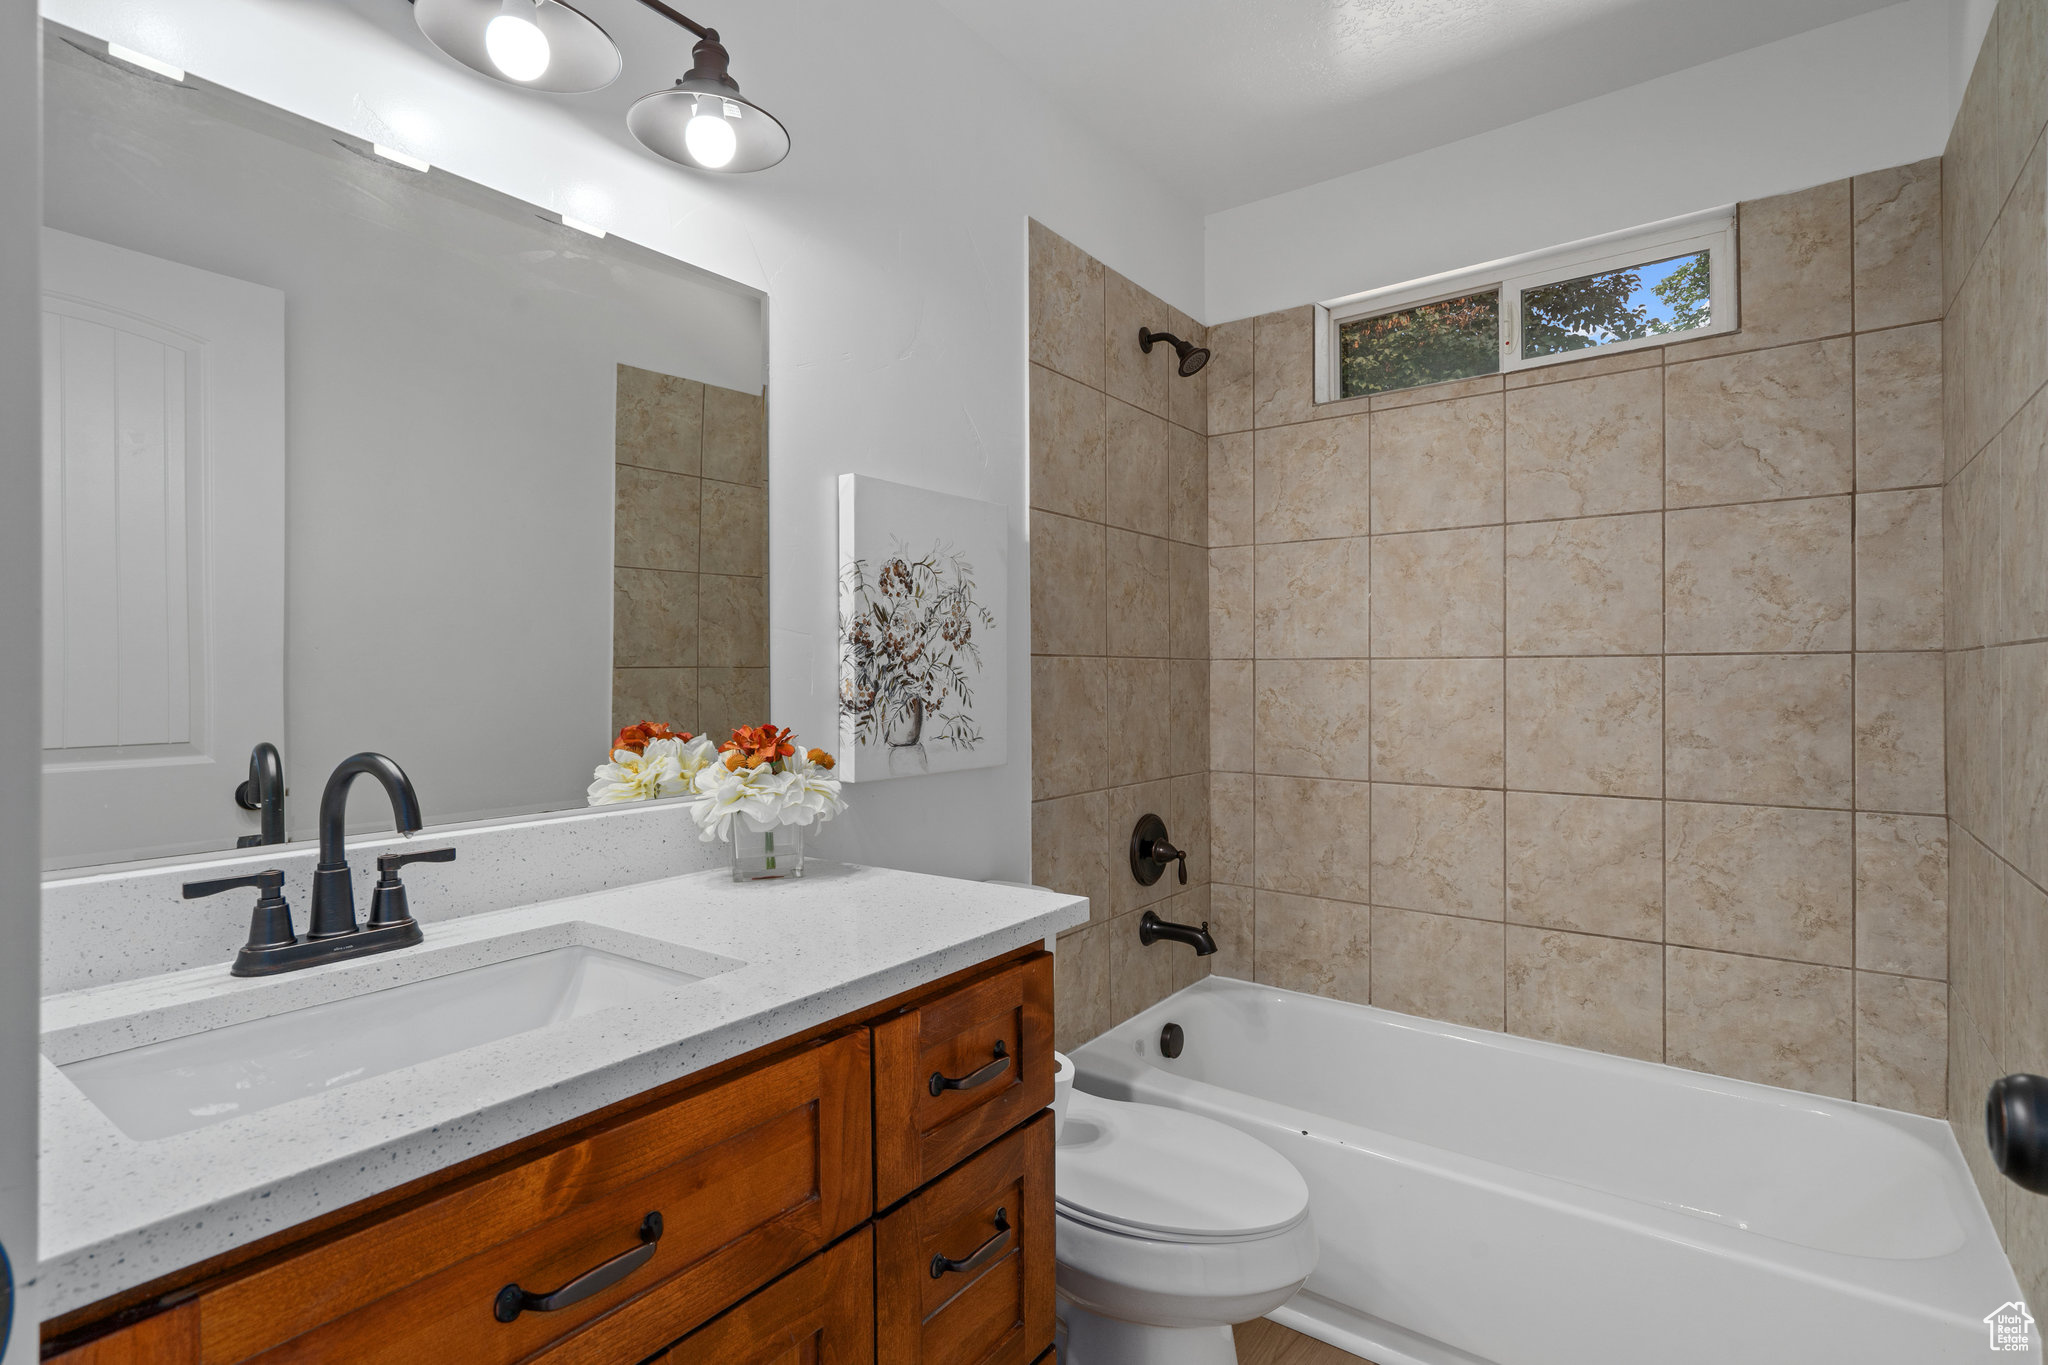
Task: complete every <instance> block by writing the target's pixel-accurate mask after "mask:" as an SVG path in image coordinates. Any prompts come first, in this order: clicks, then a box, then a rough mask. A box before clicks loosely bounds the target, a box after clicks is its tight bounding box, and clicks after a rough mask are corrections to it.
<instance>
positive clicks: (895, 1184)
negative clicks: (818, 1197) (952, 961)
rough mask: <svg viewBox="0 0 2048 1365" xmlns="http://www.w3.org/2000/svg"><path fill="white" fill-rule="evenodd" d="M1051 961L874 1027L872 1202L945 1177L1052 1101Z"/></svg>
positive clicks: (1045, 956)
mask: <svg viewBox="0 0 2048 1365" xmlns="http://www.w3.org/2000/svg"><path fill="white" fill-rule="evenodd" d="M1052 1073H1053V1061H1052V954H1050V953H1037V954H1034V955H1033V956H1031V957H1028V958H1025V959H1024V960H1023V961H1021V962H1018V963H1016V964H1014V965H1013V966H1009V967H1005V968H1003V969H1002V970H1001V971H999V972H995V973H992V974H990V975H988V976H985V977H982V978H981V979H980V980H978V981H970V982H968V983H967V984H966V985H964V986H960V987H957V988H955V989H953V990H950V991H948V992H946V993H945V994H944V995H942V996H940V997H938V998H937V999H936V1000H932V1001H930V1002H928V1003H926V1004H923V1005H919V1006H917V1007H916V1008H914V1009H908V1010H905V1011H904V1012H903V1013H901V1014H898V1015H896V1016H894V1017H892V1018H889V1019H885V1020H883V1021H882V1022H881V1023H879V1024H877V1025H875V1204H876V1206H877V1207H887V1206H888V1205H890V1204H893V1203H895V1202H896V1201H897V1200H899V1199H901V1198H903V1197H904V1196H905V1195H907V1194H909V1193H910V1192H911V1191H912V1190H914V1189H916V1188H917V1187H918V1186H920V1185H922V1184H924V1183H925V1182H926V1181H928V1180H930V1179H932V1178H933V1177H934V1176H939V1175H943V1174H945V1172H947V1171H948V1170H950V1169H952V1167H953V1166H954V1165H955V1164H957V1163H958V1162H959V1161H960V1160H961V1159H962V1158H964V1157H967V1156H970V1155H972V1154H973V1153H975V1152H978V1151H980V1150H981V1149H982V1148H983V1147H986V1146H987V1145H988V1144H989V1143H991V1142H993V1141H995V1140H996V1139H997V1138H999V1137H1001V1136H1002V1135H1003V1134H1004V1133H1007V1132H1009V1131H1010V1129H1012V1128H1014V1127H1016V1126H1017V1125H1018V1124H1020V1123H1022V1122H1023V1121H1024V1120H1025V1119H1027V1118H1029V1117H1031V1115H1032V1114H1033V1113H1035V1112H1036V1111H1038V1110H1040V1109H1043V1108H1045V1106H1047V1105H1048V1104H1051V1103H1052Z"/></svg>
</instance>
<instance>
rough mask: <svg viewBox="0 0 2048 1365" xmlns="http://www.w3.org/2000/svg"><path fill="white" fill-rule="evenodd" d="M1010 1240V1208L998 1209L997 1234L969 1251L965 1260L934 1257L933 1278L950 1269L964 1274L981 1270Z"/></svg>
mask: <svg viewBox="0 0 2048 1365" xmlns="http://www.w3.org/2000/svg"><path fill="white" fill-rule="evenodd" d="M1009 1240H1010V1211H1009V1210H1008V1209H997V1210H996V1235H995V1236H993V1237H991V1238H989V1239H988V1240H987V1241H986V1242H983V1243H982V1244H981V1245H980V1246H978V1247H976V1248H975V1249H974V1250H973V1251H971V1252H969V1253H968V1254H967V1256H966V1258H965V1259H964V1260H959V1261H955V1260H952V1259H950V1258H948V1257H945V1256H934V1257H932V1278H933V1279H935V1280H936V1279H938V1278H939V1277H940V1276H942V1275H944V1274H945V1273H946V1272H947V1271H949V1270H951V1271H959V1272H960V1273H962V1274H965V1273H967V1272H968V1271H972V1270H979V1269H981V1268H982V1267H983V1266H985V1265H987V1264H988V1263H989V1262H990V1261H993V1260H994V1259H995V1258H996V1257H997V1256H998V1255H1000V1254H1001V1253H1002V1250H1003V1248H1004V1246H1006V1245H1007V1244H1008V1243H1009Z"/></svg>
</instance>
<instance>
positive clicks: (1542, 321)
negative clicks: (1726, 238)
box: [1522, 251, 1710, 358]
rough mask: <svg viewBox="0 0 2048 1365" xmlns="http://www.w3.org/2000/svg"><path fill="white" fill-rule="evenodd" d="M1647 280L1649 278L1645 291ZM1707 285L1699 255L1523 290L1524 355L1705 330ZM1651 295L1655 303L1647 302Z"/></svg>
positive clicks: (1704, 260)
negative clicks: (1646, 276)
mask: <svg viewBox="0 0 2048 1365" xmlns="http://www.w3.org/2000/svg"><path fill="white" fill-rule="evenodd" d="M1674 262H1676V264H1674ZM1645 275H1648V276H1649V277H1650V279H1651V284H1650V286H1649V289H1648V290H1647V291H1645V290H1644V287H1643V277H1644V276H1645ZM1709 285H1710V278H1709V275H1708V272H1707V253H1706V252H1704V251H1702V252H1699V253H1698V254H1696V255H1693V256H1686V257H1673V258H1672V260H1670V261H1655V262H1652V263H1650V264H1648V265H1641V266H1631V267H1629V268H1628V269H1625V270H1609V271H1607V272H1605V273H1603V274H1599V275H1584V276H1581V277H1580V278H1578V279H1576V280H1560V281H1559V282H1558V283H1556V284H1545V285H1538V286H1537V287H1535V288H1533V289H1525V290H1523V291H1522V355H1523V357H1524V358H1534V357H1536V356H1540V355H1558V354H1561V353H1563V352H1565V351H1582V350H1585V349H1586V348H1587V347H1589V346H1607V345H1611V344H1613V343H1614V342H1617V341H1638V340H1641V339H1642V338H1644V337H1651V336H1665V335H1668V334H1670V333H1672V332H1689V331H1691V330H1692V329H1693V328H1695V327H1704V326H1706V325H1707V321H1708V315H1709V310H1708V303H1709V299H1708V294H1709ZM1651 296H1654V297H1655V298H1656V300H1657V302H1656V303H1654V304H1653V303H1651V302H1650V297H1651Z"/></svg>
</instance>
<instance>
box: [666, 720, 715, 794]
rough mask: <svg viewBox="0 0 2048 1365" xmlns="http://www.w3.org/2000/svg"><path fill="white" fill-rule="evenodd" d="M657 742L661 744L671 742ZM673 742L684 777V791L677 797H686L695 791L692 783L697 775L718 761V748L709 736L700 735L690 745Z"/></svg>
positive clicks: (677, 741)
mask: <svg viewBox="0 0 2048 1365" xmlns="http://www.w3.org/2000/svg"><path fill="white" fill-rule="evenodd" d="M655 742H656V743H658V744H659V743H668V742H671V741H664V740H657V741H655ZM672 742H673V743H674V744H675V745H676V760H677V762H678V763H679V764H680V765H681V768H682V777H683V790H682V791H681V792H678V793H677V795H686V794H688V793H689V792H691V791H694V790H695V788H694V787H693V786H692V782H693V780H694V779H695V778H696V776H697V774H698V773H700V772H702V771H703V770H704V769H706V768H708V767H710V766H711V765H712V764H714V763H716V762H717V761H718V746H717V745H716V744H713V743H712V742H711V736H709V735H699V736H697V737H696V738H695V739H693V740H690V741H689V742H688V743H685V742H683V741H682V740H675V741H672Z"/></svg>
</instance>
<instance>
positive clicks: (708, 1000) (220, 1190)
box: [39, 864, 1088, 1317]
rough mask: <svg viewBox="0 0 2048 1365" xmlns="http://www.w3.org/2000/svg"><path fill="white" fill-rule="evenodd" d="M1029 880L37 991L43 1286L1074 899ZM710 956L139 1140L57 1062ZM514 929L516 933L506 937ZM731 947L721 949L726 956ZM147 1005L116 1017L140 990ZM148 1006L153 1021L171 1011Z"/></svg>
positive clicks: (724, 877) (58, 1298) (252, 1212)
mask: <svg viewBox="0 0 2048 1365" xmlns="http://www.w3.org/2000/svg"><path fill="white" fill-rule="evenodd" d="M1087 906H1088V903H1087V901H1086V900H1085V899H1083V898H1081V897H1076V896H1067V895H1062V894H1057V893H1053V892H1047V891H1037V890H1031V889H1027V888H1023V887H1014V886H999V885H993V884H989V883H981V882H966V881H957V880H953V879H950V878H945V877H932V876H925V875H922V874H919V873H911V872H894V871H887V870H883V869H879V868H866V867H851V866H845V865H834V864H822V865H821V864H812V865H810V866H809V867H807V868H806V875H805V876H804V877H803V879H802V880H800V881H780V882H760V883H752V884H746V885H736V884H734V883H733V882H732V880H731V877H730V874H728V873H725V872H722V871H721V872H709V873H698V874H694V875H691V876H686V877H673V878H668V879H666V880H661V881H652V882H643V883H640V884H637V885H633V886H626V887H619V888H616V889H613V890H608V891H601V892H596V893H594V894H590V895H584V896H574V897H569V898H566V899H562V900H554V901H546V902H543V903H540V904H536V905H529V906H522V907H518V908H515V909H509V910H499V911H492V912H488V913H484V914H476V915H469V916H465V917H463V918H461V919H457V920H452V921H443V922H439V923H430V924H427V925H425V926H424V927H425V930H426V935H427V941H426V942H425V943H424V944H422V945H420V946H418V947H415V948H407V949H402V950H399V951H397V952H393V953H386V954H382V955H379V956H375V957H369V958H364V959H360V960H358V961H354V962H343V963H335V964H332V965H329V966H322V967H314V968H310V969H307V970H305V971H300V972H295V973H289V974H287V975H284V976H278V977H269V978H260V979H242V978H236V977H232V976H230V975H229V974H228V964H227V963H226V962H225V961H223V962H221V963H220V964H219V965H217V966H211V967H202V968H195V969H193V970H190V971H180V972H172V973H169V974H166V975H163V976H153V977H144V978H140V979H137V980H131V981H125V982H120V983H117V984H113V985H107V986H95V987H91V988H88V989H85V990H77V991H70V992H66V993H64V994H60V995H52V996H48V997H46V998H45V999H44V1002H43V1051H44V1056H43V1059H42V1064H41V1068H42V1069H41V1080H42V1086H41V1105H42V1167H41V1194H42V1262H41V1268H40V1276H39V1278H40V1281H41V1295H40V1301H41V1305H42V1311H43V1313H44V1314H45V1316H52V1317H53V1316H56V1315H57V1314H60V1313H66V1312H69V1311H71V1310H72V1309H75V1308H80V1307H83V1306H84V1305H86V1304H89V1303H92V1302H93V1301H95V1300H97V1299H101V1298H104V1297H106V1296H107V1295H110V1294H113V1293H116V1292H118V1291H120V1290H123V1289H127V1288H131V1287H133V1286H135V1285H138V1284H142V1283H145V1282H146V1281H149V1280H152V1279H155V1278H156V1277H158V1276H160V1275H163V1274H166V1273H168V1272H170V1271H172V1270H176V1269H178V1268H179V1267H181V1266H186V1265H191V1264H193V1263H195V1262H198V1261H202V1260H205V1259H207V1258H208V1257H211V1256H215V1255H218V1254H219V1253H221V1252H223V1251H226V1250H228V1249H230V1248H232V1247H235V1246H238V1245H242V1244H245V1243H248V1242H251V1241H254V1240H256V1239H258V1238H261V1237H265V1236H268V1235H269V1234H271V1233H274V1232H277V1231H279V1230H281V1229H284V1228H288V1227H291V1226H293V1225H294V1224H297V1223H302V1222H304V1221H306V1220H307V1219H310V1218H314V1217H317V1216H319V1215H320V1214H323V1213H328V1212H330V1211H332V1210H334V1209H338V1208H342V1207H344V1206H346V1205H348V1204H351V1203H354V1202H355V1201H357V1200H359V1199H363V1198H365V1197H367V1196H369V1195H372V1194H375V1193H377V1192H379V1191H381V1190H386V1189H390V1188H391V1187H393V1186H396V1185H402V1184H404V1183H406V1182H407V1181H410V1180H415V1179H417V1178H419V1177H421V1176H424V1175H429V1174H432V1173H433V1172H434V1171H437V1170H441V1169H443V1168H445V1167H448V1166H451V1165H454V1164H455V1163H457V1162H460V1161H464V1160H467V1159H468V1158H470V1157H474V1156H477V1155H479V1154H481V1153H484V1152H488V1151H490V1150H492V1149H493V1148H496V1147H500V1146H503V1145H504V1144H506V1143H508V1142H512V1141H515V1140H517V1139H519V1138H522V1137H525V1136H527V1135H529V1134H531V1133H535V1132H539V1131H541V1130H543V1129H546V1128H551V1127H553V1126H555V1125H556V1124H560V1123H564V1122H566V1121H568V1120H571V1119H575V1118H577V1117H580V1116H581V1115H584V1114H588V1113H590V1112H592V1111H594V1110H597V1109H601V1108H603V1107H605V1106H606V1105H609V1104H613V1103H616V1102H617V1101H619V1100H623V1099H627V1098H630V1097H631V1096H633V1095H637V1094H639V1093H641V1092H643V1091H646V1090H650V1089H652V1088H654V1087H655V1086H659V1085H662V1084H664V1083H666V1082H669V1081H673V1080H676V1079H677V1078H679V1077H683V1076H688V1075H690V1074H691V1073H693V1072H696V1071H699V1070H702V1069H703V1068H705V1067H707V1066H711V1065H713V1064H715V1063H718V1062H721V1061H724V1060H726V1059H727V1058H731V1057H735V1056H738V1055H740V1054H742V1053H746V1052H751V1051H753V1050H755V1049H756V1048H761V1047H765V1046H768V1045H770V1044H772V1043H775V1042H778V1041H780V1040H782V1039H785V1038H788V1037H790V1036H792V1035H794V1034H797V1033H800V1032H802V1031H803V1030H805V1029H807V1028H810V1027H812V1026H813V1025H817V1024H822V1023H825V1022H827V1021H829V1020H832V1019H835V1018H838V1017H840V1016H841V1015H845V1014H849V1013H852V1012H854V1011H857V1010H861V1009H864V1008H867V1007H868V1006H871V1005H874V1004H877V1003H879V1002H881V1001H882V1000H885V999H887V998H889V997H890V996H893V995H896V994H899V993H900V992H903V991H906V990H911V989H914V988H916V987H918V986H920V985H923V984H925V983H927V982H931V981H935V980H938V979H939V978H941V977H944V976H947V975H949V974H950V973H953V972H956V971H959V970H961V969H962V968H966V967H971V966H973V965H975V964H976V963H979V962H983V961H986V960H987V959H989V958H992V957H995V956H998V955H1000V954H1002V953H1006V952H1009V951H1011V950H1013V949H1016V948H1020V947H1024V946H1026V945H1028V944H1031V943H1035V942H1038V941H1040V940H1042V939H1046V938H1049V937H1051V936H1052V935H1054V934H1055V933H1057V932H1058V931H1059V930H1061V929H1065V928H1068V927H1070V926H1072V925H1075V924H1079V923H1081V922H1083V921H1084V920H1085V919H1086V918H1087V915H1088V910H1087ZM621 935H630V936H633V939H634V940H635V941H638V942H639V943H640V945H641V955H642V956H644V957H646V958H647V959H648V960H651V961H660V960H664V959H666V960H668V961H669V962H672V963H673V964H674V965H676V966H678V967H680V968H683V969H685V970H690V971H693V972H703V971H707V970H709V971H714V972H716V973H717V974H715V975H709V976H706V977H705V979H703V980H701V981H697V982H695V983H693V984H691V985H689V986H687V987H684V988H683V989H681V990H678V991H675V992H673V993H670V994H667V995H663V996H661V997H660V998H658V999H655V1000H650V1001H642V1002H640V1003H636V1004H628V1005H621V1006H619V1007H617V1008H614V1009H609V1010H603V1011H599V1012H597V1013H594V1014H588V1015H584V1016H582V1017H578V1018H572V1019H569V1020H566V1021H564V1022H562V1023H558V1024H553V1025H549V1026H547V1027H544V1028H541V1029H536V1030H534V1031H531V1032H528V1033H522V1034H517V1035H514V1036H512V1037H509V1038H504V1039H501V1040H499V1041H496V1042H492V1043H487V1044H484V1045H482V1046H479V1047H474V1048H470V1049H468V1050H466V1051H462V1052H457V1053H453V1054H451V1055H449V1056H445V1057H441V1058H437V1059H435V1060H432V1061H428V1062H424V1063H421V1064H419V1065H417V1066H412V1067H407V1068H405V1069H404V1070H400V1071H393V1072H390V1073H387V1074H384V1075H380V1076H374V1077H370V1078H367V1079H364V1080H360V1081H357V1082H355V1083H354V1084H350V1085H343V1086H338V1087H336V1088H334V1089H331V1090H327V1091H324V1092H321V1093H318V1094H314V1095H308V1096H306V1097H304V1098H301V1099H296V1100H293V1101H291V1102H289V1103H286V1104H282V1105H279V1106H277V1107H275V1108H271V1109H265V1110H261V1111H259V1112H256V1113H250V1114H245V1115H241V1116H238V1117H236V1118H233V1119H229V1120H227V1121H225V1122H221V1123H216V1124H212V1125H211V1126H208V1127H203V1128H198V1129H194V1130H191V1131H188V1132H183V1133H177V1134H173V1135H172V1136H169V1137H164V1138H159V1139H155V1140H152V1141H139V1140H136V1139H134V1138H130V1137H128V1136H127V1135H125V1134H124V1133H123V1132H122V1131H121V1130H120V1129H119V1128H117V1127H115V1125H114V1124H113V1123H112V1121H110V1120H109V1119H108V1118H107V1117H106V1116H105V1115H104V1114H103V1113H101V1112H100V1110H99V1108H98V1107H97V1106H95V1105H94V1104H93V1102H92V1101H91V1100H89V1099H88V1098H86V1096H85V1094H84V1093H83V1092H82V1091H80V1090H79V1088H78V1087H77V1086H76V1085H75V1084H73V1083H72V1082H71V1081H70V1080H69V1079H68V1078H67V1077H66V1076H65V1075H64V1073H63V1072H62V1071H60V1070H59V1069H58V1067H59V1064H60V1063H69V1062H71V1061H74V1060H78V1059H81V1058H84V1057H89V1056H97V1055H103V1054H105V1053H108V1052H111V1051H115V1050H118V1049H120V1048H123V1047H131V1046H137V1045H140V1044H142V1043H147V1042H153V1041H157V1040H158V1039H160V1038H163V1037H167V1036H180V1035H183V1034H188V1033H194V1032H198V1031H200V1030H204V1029H207V1028H212V1027H217V1026H220V1025H223V1024H227V1023H233V1022H238V1021H240V1020H244V1019H250V1018H265V1017H270V1016H272V1015H275V1014H278V1013H281V1012H283V1011H285V1010H289V1009H296V1008H302V1007H304V1006H307V1005H313V1004H318V1003H321V1002H323V1001H326V1000H331V999H335V998H337V997H339V996H344V995H358V994H361V993H362V992H364V991H366V990H375V989H379V988H381V987H384V986H395V985H400V984H403V983H405V982H407V981H411V980H418V979H422V978H425V977H431V976H439V975H444V974H446V973H448V972H451V971H459V970H463V969H465V968H468V967H472V966H477V965H481V964H483V963H486V962H489V961H493V960H498V959H502V958H503V957H505V956H508V955H510V954H511V953H512V952H517V951H527V952H531V951H540V950H542V949H545V948H549V947H555V946H562V945H566V944H569V943H575V942H585V943H589V944H591V945H592V946H598V947H604V946H609V945H611V944H615V943H618V942H623V941H625V940H623V939H621V938H620V937H619V936H621ZM508 936H510V941H511V942H513V943H515V944H518V945H522V946H520V947H519V948H517V949H512V950H508V948H507V947H506V943H507V940H508ZM734 962H736V963H738V964H739V965H737V966H730V965H728V964H730V963H734ZM145 1011H146V1012H148V1013H147V1015H146V1017H147V1018H150V1019H153V1020H156V1021H158V1022H157V1024H156V1025H155V1026H154V1027H153V1028H152V1029H151V1030H150V1032H149V1034H148V1036H134V1032H133V1030H132V1028H131V1027H130V1026H129V1024H128V1023H127V1021H128V1020H129V1019H130V1018H132V1017H134V1016H136V1015H137V1014H138V1013H139V1012H145ZM164 1021H169V1022H168V1023H166V1022H164Z"/></svg>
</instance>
